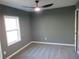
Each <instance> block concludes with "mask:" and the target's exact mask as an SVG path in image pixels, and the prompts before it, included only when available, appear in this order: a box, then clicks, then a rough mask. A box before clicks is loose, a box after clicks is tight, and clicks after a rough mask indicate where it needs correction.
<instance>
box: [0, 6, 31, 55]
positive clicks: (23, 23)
mask: <svg viewBox="0 0 79 59" xmlns="http://www.w3.org/2000/svg"><path fill="white" fill-rule="evenodd" d="M0 14H1V15H2V17H3V15H11V16H19V20H20V31H21V41H20V42H18V43H16V44H13V45H11V46H7V39H6V35H5V27H4V21H3V19H1V20H2V22H3V23H2V25H3V28H2V29H3V33H4V34H3V36H2V37H4V38H3V39H2V38H0V39H1V40H2V47H3V50H5V51H6V53H7V54H6V56H9V55H11V54H12V53H13V52H15V51H16V50H18V49H19V48H21V47H23V46H24V45H26V44H27V43H29V42H30V41H31V28H30V27H31V24H30V13H29V12H24V11H21V10H17V9H14V8H10V7H6V6H2V5H0ZM0 28H1V27H0Z"/></svg>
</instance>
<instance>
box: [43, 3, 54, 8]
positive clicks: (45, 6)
mask: <svg viewBox="0 0 79 59" xmlns="http://www.w3.org/2000/svg"><path fill="white" fill-rule="evenodd" d="M52 5H53V3H51V4H47V5H44V6H42V7H43V8H47V7H50V6H52Z"/></svg>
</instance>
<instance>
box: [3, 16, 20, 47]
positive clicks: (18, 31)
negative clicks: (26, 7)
mask: <svg viewBox="0 0 79 59" xmlns="http://www.w3.org/2000/svg"><path fill="white" fill-rule="evenodd" d="M6 17H8V18H12V19H16V27H17V28H16V29H12V30H6V22H5V20H6ZM4 23H5V30H6V38H7V33H8V32H12V31H17V33H18V35H17V36H18V37H17V38H18V39H17V40H15V41H13V42H8V38H7V45H8V46H11V45H13V44H15V43H17V42H20V41H21V33H20V24H19V17H18V16H9V15H4Z"/></svg>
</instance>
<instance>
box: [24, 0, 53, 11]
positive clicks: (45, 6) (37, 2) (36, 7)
mask: <svg viewBox="0 0 79 59" xmlns="http://www.w3.org/2000/svg"><path fill="white" fill-rule="evenodd" d="M35 3H36V6H35V7H28V6H24V7H26V8H33V9H34V10H35V11H40V8H47V7H50V6H52V5H53V3H50V4H47V5H43V6H39V5H38V4H39V0H35Z"/></svg>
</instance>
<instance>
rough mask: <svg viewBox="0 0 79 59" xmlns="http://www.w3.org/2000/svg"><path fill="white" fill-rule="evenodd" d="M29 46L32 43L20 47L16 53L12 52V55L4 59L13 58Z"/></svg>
mask: <svg viewBox="0 0 79 59" xmlns="http://www.w3.org/2000/svg"><path fill="white" fill-rule="evenodd" d="M30 44H32V42H29V43H28V44H27V45H25V46H24V47H22V48H21V49H19V50H17V51H16V52H14V53H13V54H11V55H10V56H8V57H7V58H6V59H10V58H11V57H13V56H14V55H16V54H17V53H19V52H20V51H22V50H23V49H24V48H26V47H27V46H29V45H30Z"/></svg>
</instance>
